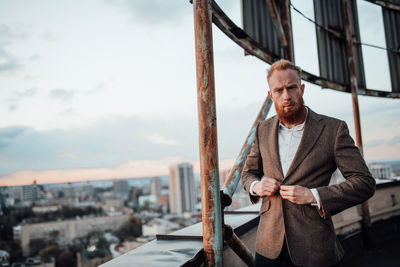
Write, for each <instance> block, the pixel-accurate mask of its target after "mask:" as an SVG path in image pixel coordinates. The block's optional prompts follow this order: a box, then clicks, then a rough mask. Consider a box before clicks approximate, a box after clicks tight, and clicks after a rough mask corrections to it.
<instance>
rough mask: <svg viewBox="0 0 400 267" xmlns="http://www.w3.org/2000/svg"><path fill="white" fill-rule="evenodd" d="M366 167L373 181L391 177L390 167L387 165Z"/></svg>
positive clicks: (379, 164)
mask: <svg viewBox="0 0 400 267" xmlns="http://www.w3.org/2000/svg"><path fill="white" fill-rule="evenodd" d="M368 167H369V170H370V171H371V174H372V176H373V177H374V178H375V179H388V178H391V177H392V167H391V166H390V165H389V164H383V163H371V164H369V165H368Z"/></svg>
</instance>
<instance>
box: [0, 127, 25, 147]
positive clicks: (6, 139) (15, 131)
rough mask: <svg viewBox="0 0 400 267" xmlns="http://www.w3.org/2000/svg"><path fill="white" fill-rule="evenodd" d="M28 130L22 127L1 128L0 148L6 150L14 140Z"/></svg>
mask: <svg viewBox="0 0 400 267" xmlns="http://www.w3.org/2000/svg"><path fill="white" fill-rule="evenodd" d="M26 130H27V128H26V127H22V126H12V127H5V128H0V147H3V148H4V147H6V146H8V145H10V144H11V143H12V142H13V141H14V139H16V138H17V137H18V136H21V135H22V134H24V132H25V131H26Z"/></svg>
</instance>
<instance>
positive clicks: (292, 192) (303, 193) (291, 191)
mask: <svg viewBox="0 0 400 267" xmlns="http://www.w3.org/2000/svg"><path fill="white" fill-rule="evenodd" d="M279 193H280V194H281V196H282V198H283V199H287V200H289V201H290V202H292V203H294V204H300V205H301V204H311V203H316V202H317V200H316V199H315V198H314V195H313V193H312V192H311V190H310V189H308V188H307V187H303V186H300V185H281V187H280V190H279Z"/></svg>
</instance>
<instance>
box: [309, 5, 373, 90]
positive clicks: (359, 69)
mask: <svg viewBox="0 0 400 267" xmlns="http://www.w3.org/2000/svg"><path fill="white" fill-rule="evenodd" d="M350 3H351V4H350V6H351V10H350V14H351V22H352V31H353V34H354V41H355V42H360V31H359V26H358V15H357V7H356V2H355V1H354V0H351V1H350ZM314 13H315V20H316V22H317V23H318V24H319V25H322V26H323V27H325V28H328V29H329V30H332V31H335V32H337V33H338V34H339V35H342V36H343V38H338V37H336V36H334V35H333V34H331V33H328V32H327V31H325V30H324V29H321V28H320V27H316V32H317V47H318V60H319V69H320V76H321V77H323V78H326V79H329V80H333V81H336V82H339V83H342V84H346V85H349V84H350V80H349V79H350V78H349V71H348V63H347V53H346V41H345V36H344V32H345V26H344V22H343V7H342V2H341V1H340V0H314ZM354 49H355V50H354V52H355V53H354V55H355V63H356V73H357V80H358V86H359V87H360V88H366V84H365V75H364V64H363V60H362V51H361V46H360V44H355V45H354Z"/></svg>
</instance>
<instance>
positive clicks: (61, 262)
mask: <svg viewBox="0 0 400 267" xmlns="http://www.w3.org/2000/svg"><path fill="white" fill-rule="evenodd" d="M74 266H76V256H75V255H74V254H73V253H72V252H70V251H68V250H63V251H62V252H61V253H60V254H59V255H58V257H57V258H56V267H74Z"/></svg>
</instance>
